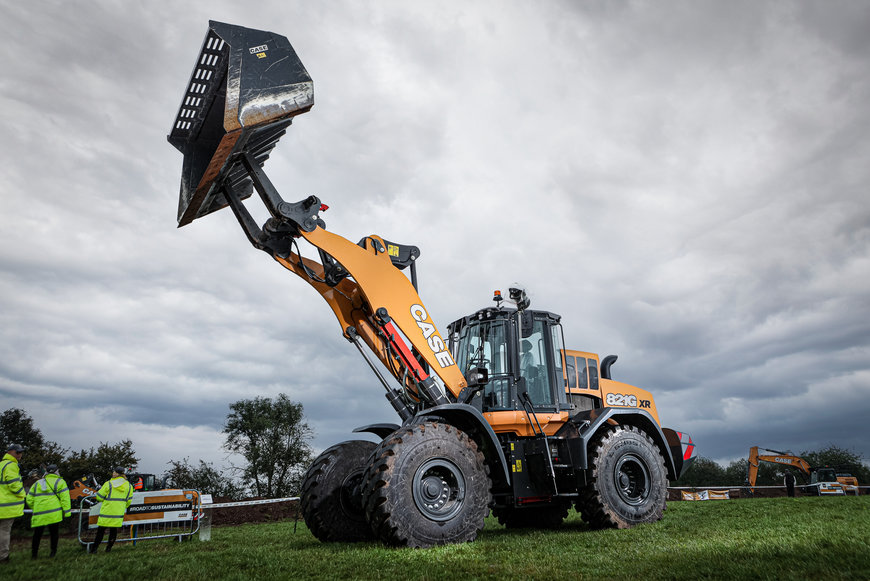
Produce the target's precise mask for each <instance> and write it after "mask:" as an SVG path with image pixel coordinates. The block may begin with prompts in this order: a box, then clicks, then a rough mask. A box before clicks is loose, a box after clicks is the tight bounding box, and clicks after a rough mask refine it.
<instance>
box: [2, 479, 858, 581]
mask: <svg viewBox="0 0 870 581" xmlns="http://www.w3.org/2000/svg"><path fill="white" fill-rule="evenodd" d="M293 527H294V523H293V521H282V522H275V523H267V524H252V525H244V526H238V527H219V528H213V529H212V539H211V541H209V542H200V541H199V540H198V538H196V537H194V539H193V540H192V541H190V542H184V543H178V542H173V541H168V540H154V541H148V542H140V543H138V545H137V546H135V547H134V546H131V545H130V544H128V543H123V544H117V545H116V548H115V549H114V550H113V551H112V552H111V553H109V554H106V553H105V552H103V551H100V552H99V553H98V554H96V555H87V554H85V553H83V552H82V550H81V549H80V548H79V547H78V546H77V543H76V542H74V541H73V540H71V539H61V546H60V548H59V550H58V555H57V557H56V558H55V559H53V560H49V559H48V558H47V557H45V556H43V557H41V558H40V559H38V560H36V561H31V559H30V551H29V548H30V547H29V543H24V540H25V539H19V540H18V542H17V543H16V545H15V547H14V552H13V554H12V560H11V562H10V563H9V564H8V565H5V566H3V565H0V577H2V578H4V579H16V580H17V579H22V580H24V579H64V581H71V580H76V579H82V580H87V581H94V580H95V579H125V580H128V579H142V580H144V579H147V580H149V581H152V580H163V579H178V580H194V579H209V580H212V579H245V580H249V579H427V580H428V579H431V580H438V581H442V580H445V579H461V580H463V581H467V580H471V579H500V580H501V579H549V580H554V581H555V580H559V581H562V580H566V579H642V580H647V579H740V580H741V581H745V580H748V579H751V580H753V581H754V580H756V579H847V578H848V579H870V496H863V497H859V498H854V497H846V498H771V499H752V500H732V501H708V502H672V503H669V504H668V510H667V511H666V513H665V518H664V519H663V520H662V521H660V522H658V523H656V524H653V525H645V526H640V527H636V528H634V529H631V530H625V531H616V530H607V531H591V530H588V529H587V528H586V526H585V524H583V522H582V521H581V520H580V519H579V517H578V515H576V514H573V513H572V514H571V516H569V518H568V520H566V522H565V526H564V527H563V528H562V529H560V530H558V531H541V530H522V531H516V530H507V529H504V528H503V527H501V526H499V525H498V523H497V522H496V521H495V520H494V519H492V518H491V517H490V518H489V519H487V524H486V528H485V529H484V531H483V533H482V534H481V535H480V537H479V538H478V540H477V541H476V542H474V543H468V544H464V545H453V546H446V547H438V548H435V549H429V550H411V549H391V548H386V547H383V546H380V545H379V544H376V543H363V544H356V545H354V544H342V543H329V544H323V543H320V542H318V541H317V540H316V539H315V538H314V537H312V536H311V534H310V533H309V532H308V531H307V529H306V528H305V526H304V524H303V523H301V522H300V523H298V530H297V532H296V533H295V534H294V532H293ZM28 540H29V539H28ZM42 543H43V545H42V551H43V554H44V555H47V552H48V551H47V549H48V547H47V543H48V539H47V538H43V541H42Z"/></svg>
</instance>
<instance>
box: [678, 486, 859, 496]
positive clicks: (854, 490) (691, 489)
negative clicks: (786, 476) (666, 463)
mask: <svg viewBox="0 0 870 581" xmlns="http://www.w3.org/2000/svg"><path fill="white" fill-rule="evenodd" d="M821 484H823V483H816V484H796V485H795V490H798V491H801V492H802V493H803V494H804V495H806V494H811V495H813V496H833V494H831V493H827V492H823V491H822V490H821ZM813 488H815V491H810V489H813ZM771 489H773V490H782V491H785V490H787V489H786V487H785V486H782V485H776V486H668V490H675V491H679V492H686V493H703V492H710V493H713V494H715V495H716V498H730V494H729V493H730V491H733V490H736V491H738V492H739V493H740V497H744V492H743V491H749V492H748V493H745V497H746V498H750V497H752V496H753V494H752V490H771ZM722 494H725V496H724V497H723V496H721V495H722ZM837 494H838V493H837ZM843 494H844V495H846V496H852V495H854V496H859V495H861V494H870V486H852V485H847V486H844V487H843ZM682 496H685V495H682Z"/></svg>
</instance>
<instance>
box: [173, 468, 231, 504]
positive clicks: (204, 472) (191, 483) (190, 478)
mask: <svg viewBox="0 0 870 581" xmlns="http://www.w3.org/2000/svg"><path fill="white" fill-rule="evenodd" d="M168 464H169V465H170V466H171V468H170V469H169V470H168V471H167V472H166V473H165V474H164V475H163V477H164V479H165V481H166V485H167V486H171V487H173V488H189V489H191V490H198V491H200V492H202V493H204V494H213V495H214V496H223V497H229V498H231V499H238V498H241V496H242V492H243V489H242V487H241V486H240V485H239V484H238V483H237V482H236V481H235V480H233V478H231V477H229V476H226V475H224V474H223V473H221V472H220V471H218V470H217V469H215V467H214V466H212V464H211V463H206V462H204V461H202V460H200V461H199V466H192V465H191V464H190V461H189V460H188V459H187V458H185V459H184V460H180V461H179V460H170V461H169V462H168Z"/></svg>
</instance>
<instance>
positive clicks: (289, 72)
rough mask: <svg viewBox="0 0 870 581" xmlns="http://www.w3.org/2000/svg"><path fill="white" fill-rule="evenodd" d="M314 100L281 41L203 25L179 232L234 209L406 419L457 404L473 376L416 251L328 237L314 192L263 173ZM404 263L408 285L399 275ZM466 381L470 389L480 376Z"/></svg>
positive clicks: (178, 124) (182, 128) (183, 125)
mask: <svg viewBox="0 0 870 581" xmlns="http://www.w3.org/2000/svg"><path fill="white" fill-rule="evenodd" d="M313 105H314V93H313V83H312V81H311V77H310V76H309V75H308V73H307V71H306V70H305V68H304V67H303V66H302V63H301V62H300V61H299V58H298V56H297V55H296V52H295V51H294V50H293V47H292V46H290V43H289V42H288V41H287V39H286V38H285V37H283V36H280V35H276V34H274V33H271V32H266V31H262V30H253V29H248V28H244V27H240V26H234V25H230V24H224V23H220V22H209V30H208V32H207V33H206V38H205V41H204V42H203V46H202V49H201V53H200V56H199V58H198V59H197V64H196V66H195V67H194V72H193V74H192V75H191V80H190V82H189V85H188V89H187V92H186V94H185V97H184V99H183V101H182V104H181V107H180V109H179V112H178V115H177V116H176V120H175V123H174V125H173V128H172V131H171V132H170V135H169V141H170V143H172V144H173V145H175V147H176V148H178V149H179V150H180V151H181V152H182V153H183V154H184V168H183V170H182V181H181V191H180V196H179V210H178V223H179V227H180V226H184V225H186V224H188V223H190V222H192V221H193V220H196V219H198V218H200V217H202V216H204V215H206V214H208V213H210V212H213V211H216V210H219V209H221V208H224V207H226V206H229V207H230V208H231V209H232V211H233V213H234V214H235V216H236V219H237V220H238V222H239V224H240V225H241V227H242V230H243V231H244V232H245V234H246V235H247V237H248V240H249V241H250V242H251V244H253V245H254V246H255V247H256V248H259V249H260V250H263V251H265V252H267V253H269V254H270V255H271V256H272V257H273V258H274V259H275V260H276V261H278V262H279V263H280V264H281V265H282V266H284V267H285V268H287V269H288V270H290V271H291V272H293V273H295V274H296V275H298V276H300V277H301V278H303V279H304V280H306V281H307V282H308V283H309V284H310V285H311V286H312V287H314V289H315V290H316V291H317V292H318V293H320V295H321V296H322V297H323V299H324V300H325V301H326V302H327V303H328V304H329V306H330V308H332V312H333V314H334V315H335V317H336V318H337V319H338V322H339V325H341V330H342V333H343V334H344V336H345V337H346V338H347V339H348V340H350V341H352V342H353V343H354V344H355V345H356V346H357V347H358V348H359V350H360V353H362V354H363V356H365V357H366V360H367V361H368V362H369V364H370V365H371V367H372V369H373V370H374V371H375V373H376V374H377V376H378V378H379V379H380V380H381V382H382V383H383V384H384V386H385V387H386V389H387V398H388V399H389V400H390V402H391V403H392V405H393V407H394V408H395V409H396V411H397V412H398V413H399V415H400V416H401V417H402V418H403V419H407V418H408V417H410V416H411V415H413V413H415V412H416V411H418V410H419V408H420V407H421V406H423V407H425V406H426V405H428V404H435V405H438V404H445V403H449V402H450V401H457V400H461V399H462V398H463V397H465V396H466V395H467V394H468V393H469V391H465V392H464V393H463V390H467V388H468V387H469V386H468V381H466V378H465V377H464V376H463V374H462V373H461V372H460V371H459V368H458V367H457V366H456V364H455V363H454V361H453V357H452V356H451V354H450V352H449V351H448V349H447V343H446V341H444V339H443V337H442V336H441V334H440V333H439V332H438V329H437V327H436V326H435V324H434V322H433V321H432V319H431V317H430V315H429V312H428V309H426V307H425V306H424V304H423V301H422V300H421V299H420V296H419V294H418V293H417V290H416V269H415V260H416V258H417V257H418V256H419V250H417V248H416V247H413V246H403V245H399V244H394V243H392V242H389V241H387V240H384V239H383V238H381V237H380V236H376V235H371V236H367V237H365V238H364V239H363V240H361V241H360V242H359V243H358V244H354V243H352V242H350V241H349V240H347V239H345V238H343V237H341V236H339V235H336V234H333V233H331V232H328V231H326V229H325V227H326V224H325V223H324V222H323V220H322V219H321V218H320V212H322V211H324V210H326V209H327V207H326V206H325V205H323V204H321V203H320V200H319V199H318V198H317V197H315V196H310V197H309V198H307V199H305V200H302V201H300V202H297V203H288V202H285V201H284V200H283V199H282V198H281V196H280V195H279V194H278V192H277V191H276V189H275V187H274V186H273V185H272V183H271V182H270V181H269V179H268V177H267V176H266V174H265V173H264V172H263V169H262V167H263V165H264V164H265V162H266V160H267V159H268V158H269V155H270V153H271V151H272V149H273V148H274V147H275V145H276V144H277V142H278V140H279V139H280V138H281V136H283V135H284V132H285V131H286V129H287V127H289V126H290V124H291V122H292V119H293V117H295V116H296V115H299V114H302V113H305V112H306V111H308V110H310V109H311V107H312V106H313ZM253 190H256V191H257V193H258V194H259V197H260V198H261V199H262V201H263V203H264V205H265V206H266V209H267V210H268V211H269V214H270V215H271V217H270V218H269V219H268V220H267V221H266V222H265V223H264V224H263V225H262V227H261V226H259V225H258V224H257V222H256V221H255V220H254V219H253V217H252V216H251V214H250V213H249V212H248V210H247V209H246V208H245V206H244V204H243V200H244V199H245V198H248V197H249V196H251V194H252V193H253ZM301 240H305V241H307V242H308V243H310V244H311V245H312V246H314V247H315V248H316V249H317V254H318V256H319V260H313V259H311V258H306V257H304V256H302V253H301V252H300V249H299V242H300V241H301ZM408 266H410V267H411V279H412V280H408V278H407V277H406V276H405V275H404V274H403V273H402V272H400V271H401V270H403V269H405V268H406V267H408ZM406 341H407V343H406ZM408 343H410V347H409V346H408ZM362 344H365V346H367V347H368V348H369V349H370V350H371V351H372V352H373V353H374V355H375V357H376V358H377V359H379V360H380V361H381V362H382V363H383V364H384V365H385V366H386V368H387V369H388V370H389V372H390V373H391V374H392V375H393V376H394V377H395V378H396V379H397V380H398V381H399V383H400V386H401V389H400V390H395V389H393V388H391V387H390V386H389V385H387V382H386V381H385V380H384V378H383V376H382V375H381V373H380V371H379V370H378V368H377V366H376V365H374V364H373V363H372V361H371V360H369V358H368V356H366V351H365V350H364V349H363V348H362ZM436 378H437V379H438V380H439V381H440V383H441V384H443V391H442V386H440V385H438V383H437V382H436ZM472 379H473V380H474V383H475V385H477V384H479V381H478V380H479V379H484V378H483V377H480V378H478V376H477V374H475V375H474V376H473V377H472ZM445 392H446V393H445ZM448 394H449V396H451V397H450V398H448V397H447V395H448Z"/></svg>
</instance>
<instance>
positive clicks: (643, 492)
mask: <svg viewBox="0 0 870 581" xmlns="http://www.w3.org/2000/svg"><path fill="white" fill-rule="evenodd" d="M613 483H614V484H615V485H616V490H617V492H618V493H619V496H620V498H622V500H624V501H625V502H626V503H628V504H631V505H637V504H641V503H642V502H643V501H645V500H646V499H647V498H649V494H650V489H651V483H650V477H649V470H648V469H647V467H646V463H645V462H644V461H643V460H641V459H640V458H639V457H638V456H635V455H634V454H626V455H625V456H623V457H622V458H620V459H619V462H618V463H617V464H616V470H614V471H613Z"/></svg>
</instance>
